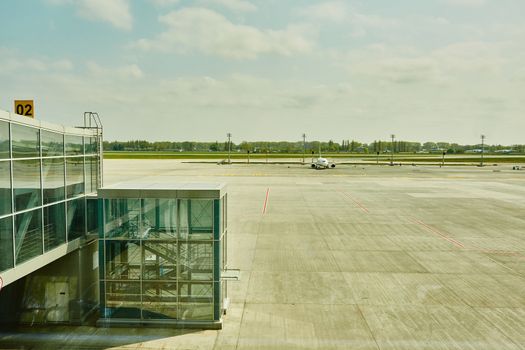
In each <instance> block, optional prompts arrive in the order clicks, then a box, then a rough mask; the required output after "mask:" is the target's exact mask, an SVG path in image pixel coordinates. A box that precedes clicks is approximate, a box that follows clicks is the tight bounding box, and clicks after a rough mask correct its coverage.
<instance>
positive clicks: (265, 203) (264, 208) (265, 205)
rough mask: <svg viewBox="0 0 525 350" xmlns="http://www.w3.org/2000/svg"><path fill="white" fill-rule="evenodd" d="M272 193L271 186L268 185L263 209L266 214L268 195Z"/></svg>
mask: <svg viewBox="0 0 525 350" xmlns="http://www.w3.org/2000/svg"><path fill="white" fill-rule="evenodd" d="M269 195H270V187H268V188H267V189H266V198H264V206H263V210H262V213H263V214H266V207H267V205H268V196H269Z"/></svg>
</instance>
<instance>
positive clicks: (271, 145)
mask: <svg viewBox="0 0 525 350" xmlns="http://www.w3.org/2000/svg"><path fill="white" fill-rule="evenodd" d="M230 147H231V151H232V152H248V151H250V153H303V151H304V152H306V153H311V152H312V151H313V152H314V153H317V152H319V150H321V152H330V153H343V152H344V153H377V152H380V153H390V152H392V149H393V150H394V152H395V153H421V152H424V153H442V152H446V153H452V154H453V153H457V154H461V153H469V152H481V145H480V144H476V145H460V144H457V143H448V142H425V143H420V142H410V141H395V142H394V143H393V144H392V142H391V141H382V140H376V141H374V142H371V143H368V144H367V143H362V142H358V141H355V140H343V141H342V142H341V143H338V142H334V141H332V140H330V141H328V142H319V141H310V142H306V143H305V144H303V142H302V141H297V142H288V141H278V142H268V141H255V142H247V141H243V142H241V143H239V144H236V143H233V142H232V143H231V145H230ZM484 150H485V152H504V153H524V152H525V145H512V146H504V145H485V146H484ZM104 151H157V152H227V151H228V142H227V141H226V142H218V141H215V142H195V141H184V142H171V141H155V142H149V141H145V140H134V141H104Z"/></svg>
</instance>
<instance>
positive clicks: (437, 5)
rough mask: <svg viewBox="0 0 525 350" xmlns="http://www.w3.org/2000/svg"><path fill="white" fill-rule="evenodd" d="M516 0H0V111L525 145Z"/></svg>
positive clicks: (284, 135) (278, 135) (211, 137)
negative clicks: (25, 107) (25, 102)
mask: <svg viewBox="0 0 525 350" xmlns="http://www.w3.org/2000/svg"><path fill="white" fill-rule="evenodd" d="M523 13H525V1H523V0H396V1H393V0H361V1H353V0H347V1H337V0H335V1H311V0H289V1H284V0H264V1H263V0H253V1H251V0H193V1H190V0H23V1H20V0H2V1H0V21H1V23H2V26H1V28H0V82H1V84H0V109H2V110H8V111H12V110H13V100H14V99H33V100H34V101H35V114H36V118H37V119H40V120H45V121H48V122H52V123H58V124H65V125H80V124H81V123H82V122H83V119H82V116H83V112H85V111H95V112H98V113H99V115H100V116H101V119H102V122H103V124H104V132H105V139H106V140H122V141H124V140H132V139H144V140H150V141H157V140H171V141H184V140H193V141H215V140H218V141H223V140H224V139H226V134H227V133H228V132H229V133H231V134H232V135H233V136H232V140H233V141H234V142H236V143H239V142H241V141H256V140H269V141H278V140H287V141H295V140H301V139H302V134H303V133H306V135H307V140H322V141H328V140H334V141H336V142H341V140H343V139H344V140H346V139H349V140H352V139H354V140H357V141H361V142H372V141H373V140H379V139H383V140H386V139H388V138H389V136H390V134H395V135H396V138H397V139H400V140H406V141H419V142H425V141H442V142H457V143H462V144H475V143H479V142H480V141H479V140H480V135H481V134H485V135H486V142H487V143H489V144H505V145H510V144H517V143H520V144H523V143H525V64H524V62H525V21H523Z"/></svg>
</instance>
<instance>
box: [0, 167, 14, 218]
mask: <svg viewBox="0 0 525 350" xmlns="http://www.w3.org/2000/svg"><path fill="white" fill-rule="evenodd" d="M11 212H12V211H11V162H9V161H3V162H0V215H5V214H9V213H11Z"/></svg>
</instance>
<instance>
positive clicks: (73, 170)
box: [66, 157, 84, 198]
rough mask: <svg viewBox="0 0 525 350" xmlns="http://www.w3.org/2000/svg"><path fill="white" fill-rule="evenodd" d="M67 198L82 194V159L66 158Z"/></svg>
mask: <svg viewBox="0 0 525 350" xmlns="http://www.w3.org/2000/svg"><path fill="white" fill-rule="evenodd" d="M66 172H67V178H66V184H67V196H68V198H70V197H74V196H77V195H79V194H82V193H84V158H83V157H74V158H66Z"/></svg>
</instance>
